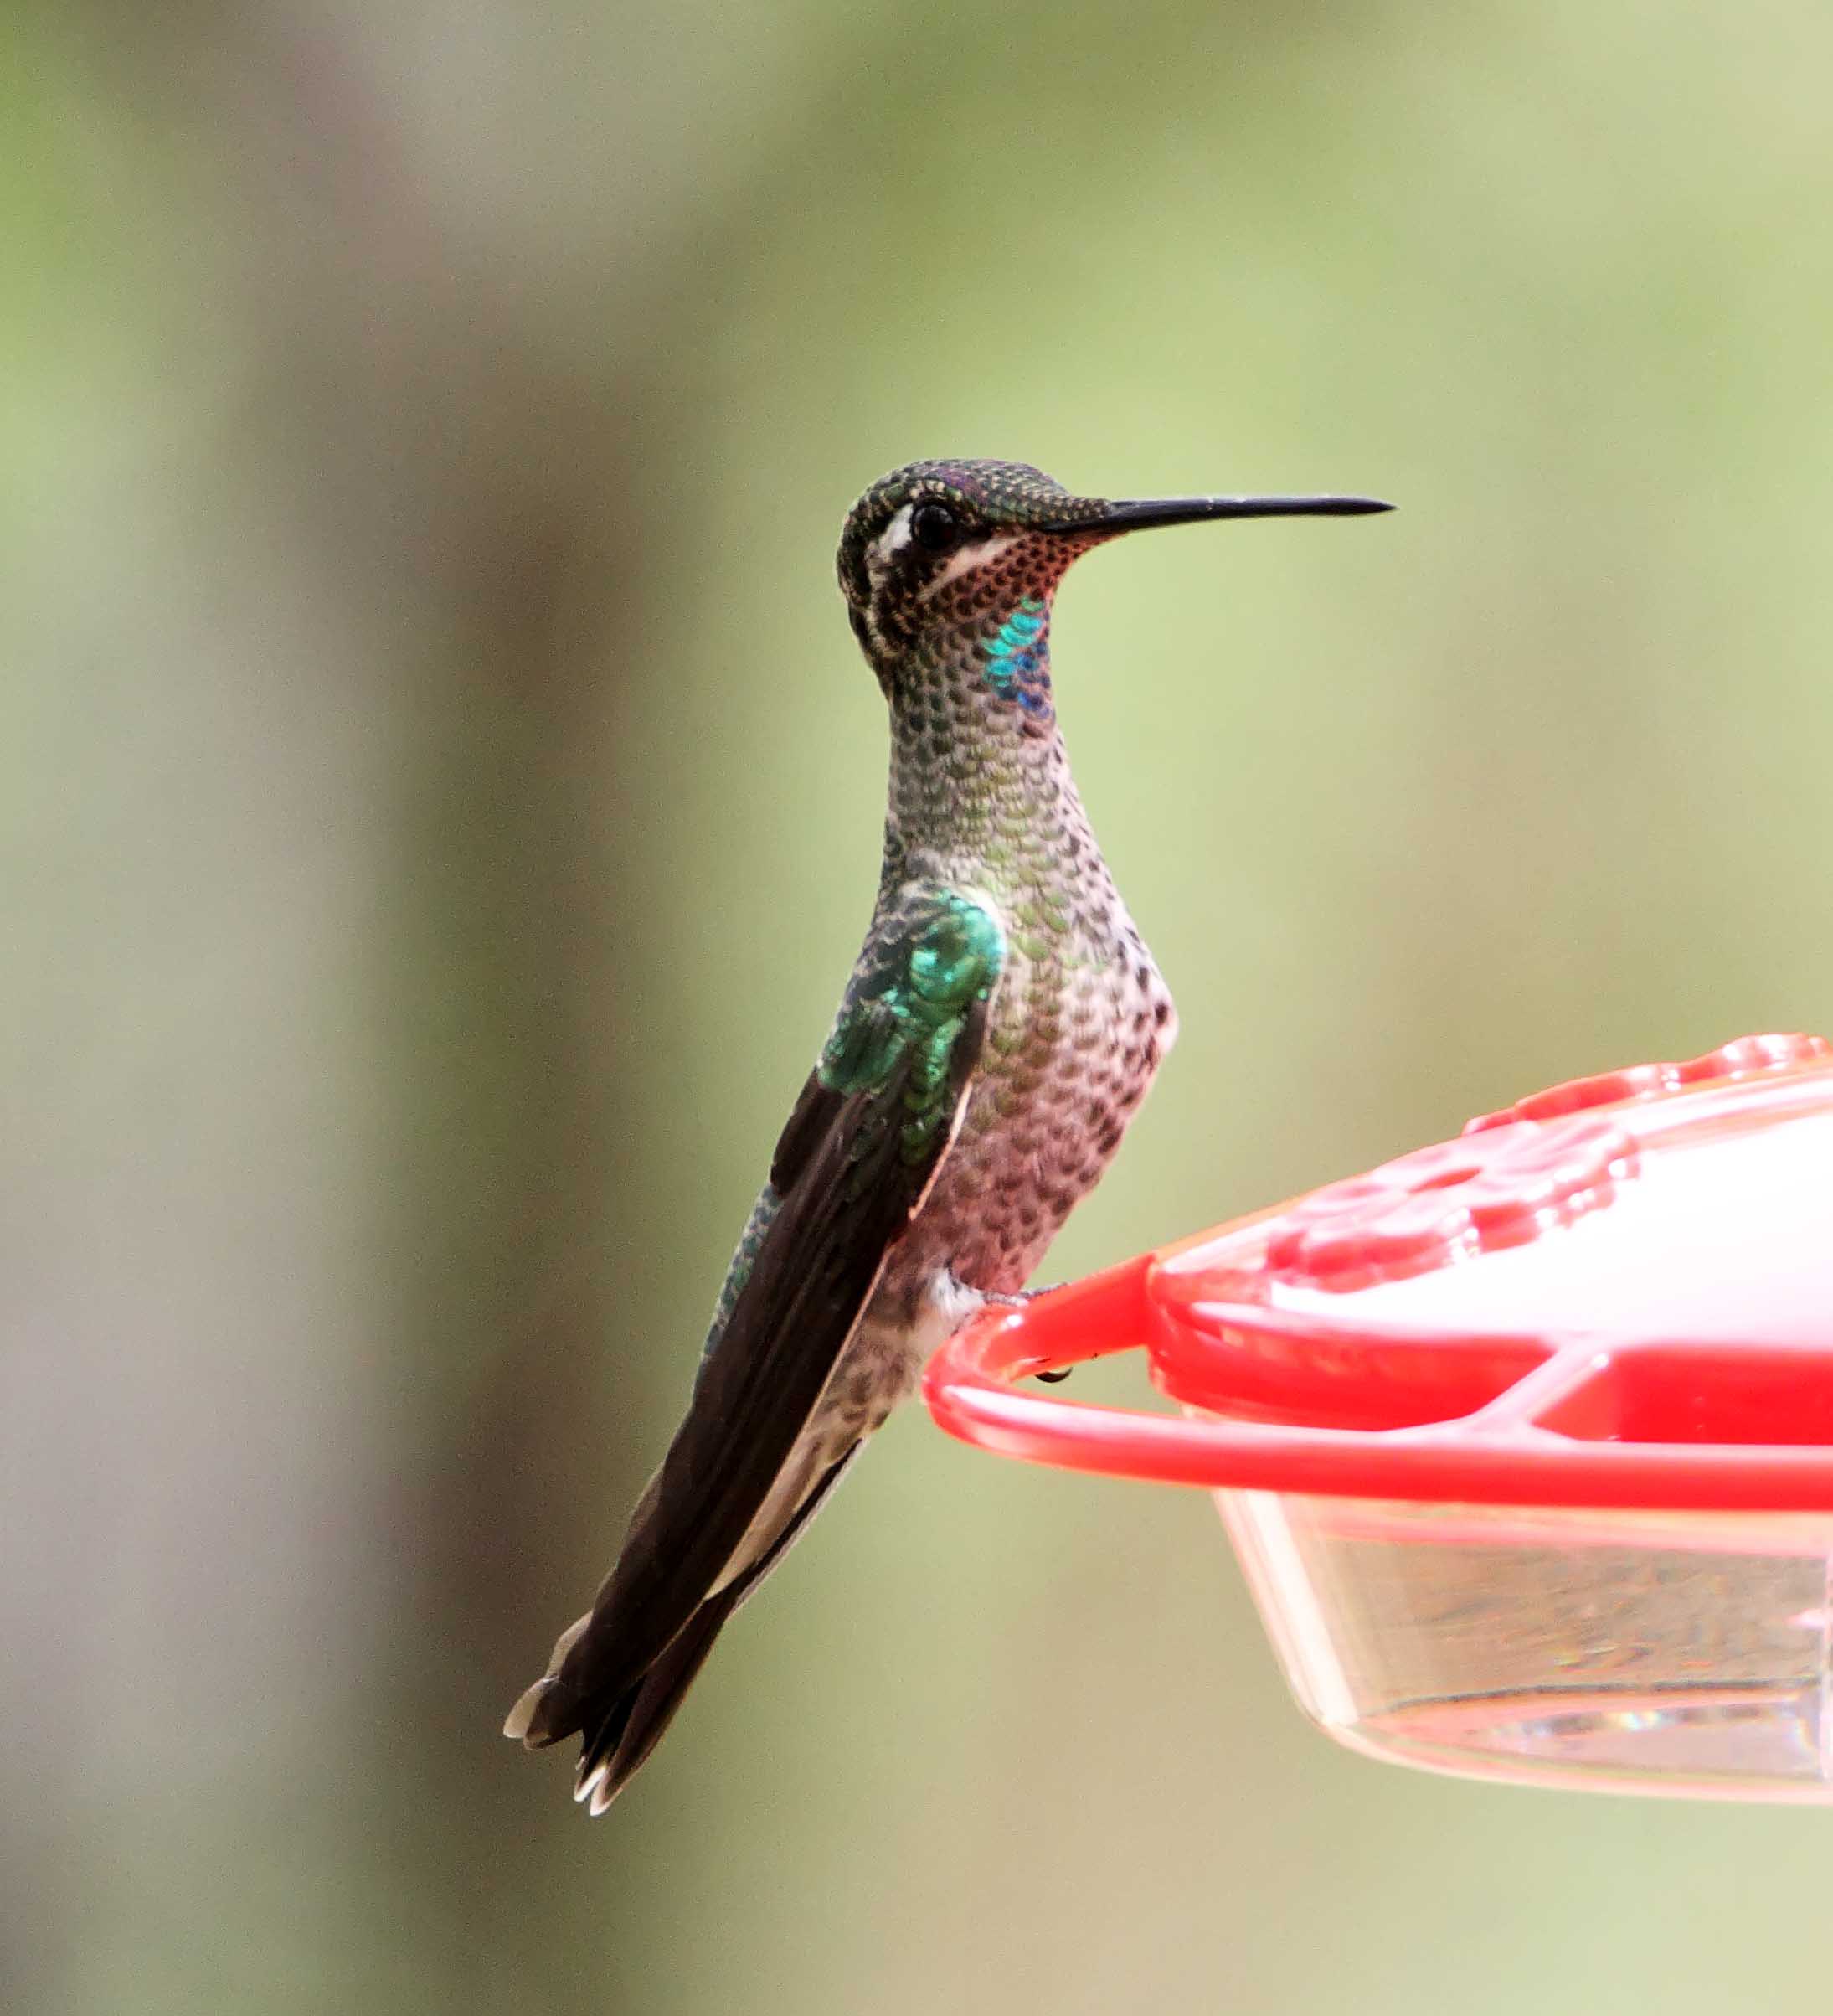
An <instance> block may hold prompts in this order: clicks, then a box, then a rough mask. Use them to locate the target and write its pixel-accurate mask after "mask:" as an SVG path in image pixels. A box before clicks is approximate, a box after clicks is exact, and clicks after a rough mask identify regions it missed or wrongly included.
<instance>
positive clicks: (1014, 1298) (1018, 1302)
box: [986, 1282, 1075, 1386]
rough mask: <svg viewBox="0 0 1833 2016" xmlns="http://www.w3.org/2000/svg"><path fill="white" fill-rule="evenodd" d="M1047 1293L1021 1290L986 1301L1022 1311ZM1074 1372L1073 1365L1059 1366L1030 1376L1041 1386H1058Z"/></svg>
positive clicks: (1028, 1289)
mask: <svg viewBox="0 0 1833 2016" xmlns="http://www.w3.org/2000/svg"><path fill="white" fill-rule="evenodd" d="M1051 1286H1052V1287H1060V1286H1062V1284H1061V1282H1053V1283H1052V1284H1051ZM1049 1293H1050V1288H1021V1289H1020V1290H1019V1291H1018V1292H1017V1294H1016V1295H988V1296H987V1297H986V1300H987V1301H988V1302H991V1303H992V1304H993V1306H994V1307H996V1308H1000V1309H1022V1308H1023V1307H1024V1306H1025V1304H1026V1303H1027V1302H1034V1301H1036V1299H1037V1297H1039V1296H1040V1295H1048V1294H1049ZM1074 1370H1075V1367H1074V1365H1059V1366H1058V1368H1057V1369H1056V1370H1055V1371H1054V1372H1033V1373H1032V1375H1031V1376H1032V1378H1033V1379H1036V1380H1037V1383H1038V1384H1039V1385H1041V1386H1060V1385H1061V1384H1063V1381H1064V1380H1065V1379H1068V1376H1069V1374H1071V1373H1072V1372H1074Z"/></svg>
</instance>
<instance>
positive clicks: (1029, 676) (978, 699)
mask: <svg viewBox="0 0 1833 2016" xmlns="http://www.w3.org/2000/svg"><path fill="white" fill-rule="evenodd" d="M1388 508H1390V507H1388V505H1387V504H1384V503H1381V502H1380V501H1378V500H1377V499H1375V498H1362V497H1181V498H1153V499H1125V500H1118V501H1116V500H1112V499H1107V498H1098V497H1079V496H1074V495H1072V494H1071V493H1070V492H1068V491H1067V490H1065V489H1064V488H1063V486H1062V485H1061V484H1059V483H1058V482H1055V481H1053V479H1052V478H1051V477H1047V476H1045V475H1043V473H1042V472H1040V471H1038V470H1037V469H1034V468H1032V467H1029V466H1028V465H1027V464H1024V463H1018V462H999V461H923V462H913V463H911V464H909V466H908V467H904V468H902V469H898V470H895V471H893V472H892V473H891V474H890V475H889V476H887V477H883V478H882V479H881V480H880V481H879V482H876V483H874V484H873V486H872V487H871V488H870V489H869V490H868V491H867V492H866V493H865V494H864V496H862V498H860V499H859V501H858V502H857V503H856V504H855V505H854V506H853V508H852V511H851V512H850V513H848V515H847V522H846V525H845V528H844V529H843V530H842V534H841V541H840V554H839V560H838V571H839V575H840V586H841V591H842V595H843V596H844V597H845V600H846V605H847V616H848V617H849V618H850V619H851V621H852V630H853V634H854V636H855V637H857V640H858V642H859V647H860V649H861V650H862V652H863V653H864V655H865V658H866V662H867V663H868V665H870V667H871V668H872V671H873V675H874V676H875V678H877V680H878V687H879V690H880V692H881V693H883V697H884V699H885V702H886V704H887V706H888V710H889V714H890V724H891V775H890V786H889V791H888V803H887V807H886V812H885V824H884V853H883V865H882V868H881V870H880V873H879V878H878V896H877V900H876V901H875V902H874V904H873V912H872V920H871V924H870V926H869V927H868V931H867V932H866V938H865V943H864V945H863V946H862V948H861V950H860V952H859V956H858V958H857V961H856V962H855V963H854V966H853V969H852V976H851V977H850V978H849V980H848V981H847V986H846V989H845V992H844V993H843V994H842V999H841V1003H840V1008H839V1011H838V1013H837V1015H836V1016H835V1018H834V1021H833V1024H832V1029H830V1031H829V1033H828V1035H827V1039H826V1043H825V1044H824V1045H823V1047H822V1049H821V1053H820V1055H819V1058H818V1059H817V1060H816V1065H815V1067H814V1070H812V1072H811V1074H810V1075H809V1078H808V1080H807V1082H806V1085H804V1086H803V1088H802V1091H801V1096H800V1097H799V1098H798V1099H797V1101H796V1105H795V1108H794V1110H793V1111H791V1113H790V1116H789V1121H788V1123H787V1125H786V1126H785V1127H784V1129H783V1132H782V1134H781V1137H780V1139H779V1140H778V1142H777V1143H776V1150H775V1155H774V1156H773V1157H772V1158H771V1162H770V1176H769V1180H768V1181H767V1182H766V1183H765V1185H764V1188H763V1189H762V1191H761V1192H760V1193H759V1196H758V1199H757V1202H756V1203H755V1204H754V1206H753V1207H752V1210H751V1215H750V1217H749V1220H748V1221H747V1223H746V1225H745V1228H744V1235H743V1236H742V1237H741V1238H740V1240H739V1245H738V1250H737V1252H736V1253H735V1254H734V1257H733V1260H732V1264H731V1267H730V1269H729V1271H728V1273H727V1275H726V1277H725V1283H724V1286H723V1288H722V1289H721V1291H720V1294H719V1298H718V1305H717V1307H716V1308H715V1311H714V1313H713V1322H712V1325H711V1328H709V1330H708V1334H707V1338H706V1342H705V1345H704V1347H703V1351H702V1353H701V1358H700V1363H699V1367H698V1373H697V1374H696V1376H695V1379H694V1383H693V1393H692V1397H691V1399H690V1400H689V1403H688V1407H687V1415H686V1417H685V1419H684V1420H682V1423H681V1426H680V1427H679V1429H678V1430H677V1432H676V1434H675V1436H674V1439H673V1441H672V1443H671V1445H670V1446H669V1449H668V1451H667V1456H666V1457H664V1459H663V1461H662V1467H661V1468H660V1469H659V1470H658V1471H657V1472H656V1474H655V1476H654V1477H653V1478H652V1479H651V1482H650V1483H649V1485H648V1488H646V1490H645V1491H644V1493H642V1496H641V1498H640V1499H639V1500H638V1502H637V1504H636V1510H635V1511H634V1513H632V1514H631V1520H630V1524H629V1527H628V1529H627V1530H626V1534H625V1536H624V1541H623V1545H622V1548H621V1549H620V1553H619V1555H618V1557H617V1560H616V1563H615V1566H614V1567H613V1568H612V1570H611V1571H610V1575H608V1576H607V1577H606V1578H605V1581H604V1583H603V1585H601V1586H600V1590H599V1592H598V1596H597V1598H596V1600H595V1602H594V1603H593V1606H592V1607H591V1609H590V1611H587V1612H586V1614H585V1615H584V1616H582V1617H581V1618H579V1621H578V1622H576V1623H575V1624H574V1625H573V1626H571V1627H570V1628H569V1629H568V1630H567V1631H565V1632H563V1633H562V1634H561V1636H560V1638H559V1642H558V1643H557V1644H556V1645H555V1646H554V1655H553V1658H552V1659H551V1661H550V1663H549V1664H548V1670H547V1672H546V1673H545V1674H543V1677H542V1678H540V1679H538V1680H537V1681H536V1682H535V1683H534V1684H533V1686H532V1687H531V1688H529V1689H528V1691H527V1693H525V1694H523V1696H522V1698H521V1699H520V1700H518V1701H517V1704H516V1705H515V1707H514V1708H513V1709H512V1710H511V1712H510V1714H509V1718H508V1720H507V1722H506V1723H505V1724H504V1725H503V1733H504V1735H507V1736H511V1737H513V1738H517V1739H519V1740H521V1741H522V1742H523V1743H524V1744H525V1745H527V1746H528V1748H529V1749H531V1750H534V1749H540V1748H543V1747H545V1746H546V1745H548V1744H552V1743H558V1742H560V1741H562V1740H564V1739H566V1738H568V1737H569V1736H573V1735H578V1736H579V1737H580V1739H581V1747H580V1756H579V1769H578V1773H577V1777H576V1781H575V1787H574V1798H575V1799H576V1800H579V1802H582V1803H584V1804H586V1805H587V1806H588V1807H589V1810H590V1812H591V1813H592V1814H594V1815H595V1816H596V1815H598V1814H600V1813H602V1812H604V1811H605V1808H606V1807H608V1806H609V1805H610V1802H611V1801H612V1800H613V1799H614V1798H615V1797H616V1796H617V1794H618V1793H619V1792H620V1791H621V1790H622V1789H623V1787H625V1786H626V1785H627V1784H628V1783H629V1781H630V1780H631V1777H632V1776H633V1775H634V1774H635V1773H636V1771H637V1770H638V1768H639V1767H640V1766H641V1765H642V1764H643V1763H644V1762H645V1761H646V1759H647V1758H648V1757H649V1756H650V1754H651V1751H652V1750H654V1748H655V1746H656V1743H657V1742H658V1741H659V1740H661V1738H662V1734H663V1732H664V1731H665V1730H667V1726H668V1725H669V1722H670V1721H671V1720H672V1718H673V1716H674V1714H675V1712H676V1710H677V1708H679V1706H680V1704H681V1701H682V1696H683V1695H684V1694H686V1692H687V1688H688V1686H689V1685H690V1683H692V1682H693V1678H694V1677H695V1675H696V1674H697V1673H698V1672H699V1670H700V1668H701V1665H702V1663H703V1662H704V1660H705V1658H706V1657H707V1654H708V1652H709V1651H710V1650H711V1648H712V1646H713V1640H714V1639H715V1638H716V1637H718V1634H719V1632H720V1630H721V1629H722V1628H723V1626H724V1625H725V1624H726V1622H728V1620H729V1618H730V1617H731V1616H732V1614H733V1612H734V1611H735V1610H737V1609H738V1608H739V1605H740V1604H742V1603H743V1602H744V1601H745V1600H746V1598H747V1597H749V1596H750V1595H751V1593H752V1592H753V1591H754V1590H755V1589H756V1587H757V1585H758V1584H759V1582H760V1581H762V1580H763V1579H764V1577H765V1575H768V1574H769V1573H770V1570H771V1569H773V1568H774V1567H775V1566H776V1565H777V1564H778V1563H779V1562H780V1560H782V1559H783V1556H784V1555H785V1554H786V1553H787V1552H788V1550H789V1549H790V1546H791V1545H792V1544H794V1543H795V1541H796V1539H798V1538H799V1537H800V1536H801V1534H802V1532H803V1531H804V1530H805V1529H806V1527H807V1525H808V1523H809V1521H810V1520H811V1518H813V1517H814V1515H815V1513H816V1511H818V1510H819V1508H821V1506H822V1505H823V1504H824V1503H826V1501H827V1499H828V1498H829V1497H830V1496H832V1493H833V1490H834V1488H835V1486H836V1485H837V1483H838V1482H839V1481H840V1479H841V1477H842V1476H843V1475H844V1474H845V1472H846V1470H847V1466H848V1465H849V1464H850V1463H851V1462H852V1460H853V1458H854V1457H856V1456H857V1454H858V1452H859V1451H860V1449H861V1448H862V1446H863V1445H864V1443H865V1441H866V1440H867V1438H868V1436H870V1435H871V1434H872V1432H873V1430H874V1429H876V1428H878V1426H880V1425H881V1424H882V1423H883V1421H884V1420H885V1419H886V1417H887V1415H889V1414H890V1412H891V1411H892V1410H893V1408H894V1407H895V1406H896V1405H898V1402H899V1401H901V1400H904V1399H905V1398H907V1397H908V1396H909V1394H910V1393H911V1391H912V1390H913V1389H914V1386H915V1384H916V1382H917V1379H918V1376H919V1373H920V1370H921V1369H922V1366H923V1364H924V1360H925V1359H927V1358H928V1356H929V1353H931V1352H932V1351H933V1350H934V1349H935V1348H936V1346H937V1345H939V1344H940V1343H941V1342H942V1341H943V1340H944V1339H945V1338H946V1337H948V1336H949V1335H950V1333H952V1332H953V1331H955V1329H957V1328H959V1327H960V1325H961V1324H962V1323H965V1321H966V1320H967V1319H968V1318H969V1317H971V1316H972V1315H973V1313H974V1312H976V1310H977V1309H979V1308H981V1307H983V1306H984V1305H986V1304H987V1303H988V1302H1016V1301H1017V1300H1019V1299H1021V1297H1022V1292H1023V1290H1024V1287H1025V1284H1026V1283H1027V1281H1028V1280H1029V1279H1030V1278H1031V1276H1032V1272H1033V1271H1034V1270H1035V1269H1036V1267H1037V1265H1038V1263H1039V1262H1040V1261H1041V1260H1042V1259H1043V1255H1044V1251H1045V1249H1046V1248H1047V1247H1048V1245H1049V1244H1050V1241H1051V1240H1052V1238H1053V1236H1054V1235H1055V1233H1056V1231H1057V1230H1058V1227H1059V1226H1060V1225H1062V1223H1063V1220H1064V1219H1065V1218H1067V1217H1068V1214H1069V1212H1070V1210H1071V1209H1073V1208H1074V1205H1075V1204H1077V1203H1078V1201H1079V1199H1082V1198H1083V1197H1084V1196H1086V1195H1087V1194H1088V1193H1089V1190H1090V1189H1092V1188H1094V1184H1095V1183H1097V1182H1098V1181H1099V1178H1100V1176H1101V1174H1102V1172H1103V1171H1104V1169H1105V1168H1106V1167H1107V1164H1108V1163H1109V1161H1110V1159H1111V1158H1112V1157H1113V1155H1114V1152H1115V1149H1116V1148H1117V1147H1119V1146H1120V1137H1121V1136H1122V1135H1123V1133H1124V1132H1125V1130H1126V1127H1127V1123H1128V1121H1130V1119H1131V1118H1132V1116H1133V1115H1134V1113H1135V1111H1137V1110H1138V1108H1139V1105H1140V1101H1141V1100H1142V1099H1143V1098H1144V1097H1145V1096H1146V1089H1147V1087H1148V1086H1149V1085H1151V1082H1152V1078H1153V1075H1154V1074H1155V1073H1156V1070H1157V1069H1158V1066H1159V1064H1160V1062H1161V1060H1162V1059H1163V1058H1164V1056H1165V1054H1166V1051H1167V1050H1169V1049H1170V1048H1171V1043H1172V1040H1173V1039H1174V1038H1175V1036H1176V1034H1177V1011H1176V1009H1175V1008H1174V1007H1173V1005H1172V1003H1171V992H1170V990H1169V988H1168V987H1166V984H1165V982H1164V981H1163V979H1162V978H1161V977H1160V974H1159V971H1158V967H1157V966H1156V964H1155V963H1154V962H1153V959H1152V956H1151V953H1150V952H1149V951H1147V950H1146V944H1145V941H1144V940H1143V939H1142V938H1141V937H1140V933H1139V931H1138V930H1137V928H1136V927H1135V925H1134V922H1133V920H1132V918H1131V917H1130V915H1128V914H1127V910H1126V905H1125V904H1124V903H1123V902H1122V901H1121V900H1120V893H1119V891H1118V890H1117V889H1115V884H1114V878H1113V876H1112V875H1111V874H1110V873H1109V870H1108V866H1107V864H1106V862H1105V861H1104V859H1103V858H1102V856H1101V850H1100V848H1099V847H1098V846H1097V844H1096V843H1095V838H1094V831H1093V829H1092V828H1091V827H1090V825H1089V817H1088V814H1087V812H1084V809H1083V805H1082V801H1081V799H1080V797H1079V796H1078V795H1077V791H1076V787H1075V785H1074V781H1072V779H1071V776H1070V774H1069V760H1068V755H1067V753H1066V751H1065V750H1064V747H1063V736H1062V734H1061V732H1060V731H1059V730H1058V724H1057V707H1056V700H1055V697H1054V694H1053V691H1052V688H1051V680H1050V623H1051V613H1052V606H1053V599H1054V596H1055V594H1056V590H1057V587H1058V584H1059V583H1060V582H1061V581H1062V580H1063V575H1064V574H1065V572H1066V571H1067V570H1068V567H1069V565H1070V564H1071V563H1072V562H1073V561H1074V560H1075V559H1078V558H1079V556H1080V555H1082V554H1084V553H1086V552H1088V551H1089V549H1091V548H1093V547H1095V546H1100V545H1104V544H1106V543H1107V542H1108V541H1109V540H1110V539H1116V538H1119V537H1120V536H1121V535H1123V534H1128V533H1132V532H1137V531H1141V530H1144V529H1146V528H1149V527H1154V526H1167V525H1182V524H1188V523H1195V522H1197V521H1209V520H1215V519H1223V518H1282V517H1299V516H1311V515H1322V516H1348V515H1354V514H1359V513H1367V512H1375V511H1385V510H1387V509H1388Z"/></svg>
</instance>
